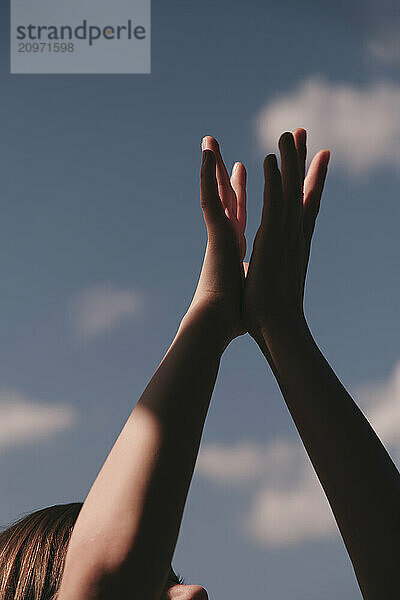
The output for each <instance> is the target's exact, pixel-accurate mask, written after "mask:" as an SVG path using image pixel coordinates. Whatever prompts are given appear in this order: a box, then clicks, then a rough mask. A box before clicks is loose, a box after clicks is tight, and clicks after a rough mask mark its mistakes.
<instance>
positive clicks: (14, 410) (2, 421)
mask: <svg viewBox="0 0 400 600" xmlns="http://www.w3.org/2000/svg"><path fill="white" fill-rule="evenodd" d="M76 420H77V413H76V411H75V409H74V408H73V407H71V406H68V405H65V404H48V403H44V402H36V401H33V400H31V399H30V398H27V397H25V396H24V395H23V394H21V393H20V392H18V391H17V390H15V389H10V388H5V387H2V388H0V450H1V449H3V448H7V447H10V446H18V445H22V444H27V443H31V442H34V441H36V440H42V439H47V438H49V437H51V436H53V435H55V434H57V433H60V432H62V431H65V430H67V429H70V428H71V427H73V426H74V424H75V422H76Z"/></svg>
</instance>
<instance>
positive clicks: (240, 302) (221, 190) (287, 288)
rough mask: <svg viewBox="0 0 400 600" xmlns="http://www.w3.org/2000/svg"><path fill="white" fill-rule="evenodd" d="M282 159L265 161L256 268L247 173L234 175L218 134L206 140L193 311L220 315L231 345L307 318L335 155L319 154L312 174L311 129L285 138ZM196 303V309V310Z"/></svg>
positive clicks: (236, 168)
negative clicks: (315, 241)
mask: <svg viewBox="0 0 400 600" xmlns="http://www.w3.org/2000/svg"><path fill="white" fill-rule="evenodd" d="M279 151H280V157H281V170H279V168H278V163H277V159H276V156H275V155H274V154H269V155H268V156H267V157H266V158H265V160H264V180H265V185H264V202H263V209H262V217H261V223H260V226H259V228H258V231H257V234H256V236H255V239H254V244H253V250H252V254H251V258H250V262H249V263H243V258H244V256H245V253H246V239H245V227H246V171H245V168H244V166H243V165H242V163H235V166H234V168H233V170H232V175H231V177H229V174H228V171H227V169H226V167H225V165H224V162H223V160H222V156H221V153H220V149H219V145H218V143H217V141H216V140H215V139H214V138H212V137H211V136H207V137H206V138H204V140H203V164H202V167H201V186H200V187H201V190H200V199H201V206H202V209H203V213H204V218H205V221H206V225H207V233H208V241H207V248H206V254H205V258H204V263H203V267H202V271H201V275H200V279H199V283H198V286H197V289H196V292H195V295H194V298H193V301H192V305H194V304H197V303H201V304H202V305H203V306H208V305H210V306H213V307H214V308H217V309H218V310H219V313H220V314H221V315H222V317H223V319H224V322H225V323H227V324H228V331H229V334H228V337H229V341H230V340H231V339H233V338H234V337H236V336H238V335H242V334H244V333H246V331H248V332H249V333H250V334H251V335H252V336H253V337H257V336H258V335H259V333H260V332H261V330H263V329H265V328H268V327H269V326H270V325H271V323H272V322H273V321H274V320H276V319H278V320H282V319H298V318H304V313H303V299H304V285H305V279H306V273H307V265H308V259H309V254H310V246H311V239H312V235H313V231H314V226H315V220H316V217H317V214H318V210H319V205H320V200H321V195H322V191H323V187H324V182H325V177H326V172H327V166H328V161H329V156H330V153H329V151H328V150H320V151H319V152H318V153H317V154H316V155H315V156H314V158H313V160H312V161H311V164H310V167H309V169H308V172H307V176H305V173H306V154H307V148H306V131H305V130H304V129H296V130H295V131H294V132H293V134H292V133H289V132H286V133H284V134H283V135H282V136H281V137H280V139H279ZM192 305H191V306H192Z"/></svg>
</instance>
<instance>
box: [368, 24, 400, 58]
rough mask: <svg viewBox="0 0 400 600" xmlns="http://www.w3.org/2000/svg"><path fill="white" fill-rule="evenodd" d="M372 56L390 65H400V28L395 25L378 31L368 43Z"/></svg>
mask: <svg viewBox="0 0 400 600" xmlns="http://www.w3.org/2000/svg"><path fill="white" fill-rule="evenodd" d="M367 48H368V51H369V53H370V55H371V56H372V57H374V58H376V59H378V60H380V61H381V62H383V63H386V64H388V65H399V64H400V26H399V25H398V24H395V25H394V26H392V27H391V28H388V27H387V26H386V27H384V28H382V29H380V30H378V31H376V32H375V34H374V35H373V36H372V37H371V39H370V40H369V41H368V42H367Z"/></svg>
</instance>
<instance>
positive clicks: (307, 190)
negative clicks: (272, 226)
mask: <svg viewBox="0 0 400 600" xmlns="http://www.w3.org/2000/svg"><path fill="white" fill-rule="evenodd" d="M329 158H330V152H329V150H320V151H319V152H318V153H317V154H316V155H315V156H314V158H313V159H312V161H311V164H310V167H309V169H308V173H307V177H306V178H305V181H304V202H303V231H304V239H305V241H306V243H307V244H308V245H310V243H311V238H312V234H313V231H314V227H315V220H316V218H317V215H318V211H319V207H320V202H321V196H322V192H323V189H324V184H325V179H326V173H327V170H328V163H329Z"/></svg>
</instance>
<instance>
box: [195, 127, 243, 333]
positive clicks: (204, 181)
mask: <svg viewBox="0 0 400 600" xmlns="http://www.w3.org/2000/svg"><path fill="white" fill-rule="evenodd" d="M202 149H203V159H202V165H201V171H200V203H201V207H202V209H203V214H204V219H205V222H206V226H207V236H208V239H207V247H206V252H205V256H204V261H203V266H202V270H201V273H200V278H199V282H198V285H197V289H196V291H195V294H194V297H193V300H192V302H191V305H190V307H189V310H188V312H189V311H190V310H191V309H194V308H197V307H199V306H200V307H212V308H213V309H216V310H217V312H218V313H219V315H220V316H221V320H222V322H223V323H224V324H225V326H226V330H227V342H229V341H231V340H232V339H234V338H235V337H237V336H238V335H243V334H244V333H246V328H245V326H244V324H243V318H242V299H243V288H244V279H245V269H246V265H244V264H243V258H244V256H245V253H246V238H245V228H246V170H245V168H244V166H243V164H242V163H240V162H237V163H235V165H234V167H233V169H232V173H231V176H229V174H228V171H227V169H226V167H225V164H224V161H223V159H222V156H221V152H220V149H219V145H218V142H217V141H216V140H215V139H214V138H213V137H211V136H206V137H204V138H203V142H202Z"/></svg>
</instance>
